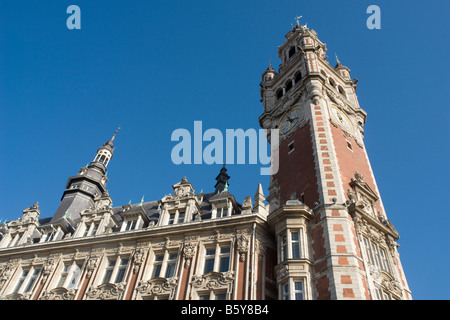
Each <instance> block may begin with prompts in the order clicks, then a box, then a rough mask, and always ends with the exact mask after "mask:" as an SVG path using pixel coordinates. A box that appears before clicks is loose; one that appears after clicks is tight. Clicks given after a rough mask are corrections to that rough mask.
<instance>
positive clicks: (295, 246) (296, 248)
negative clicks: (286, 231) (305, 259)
mask: <svg viewBox="0 0 450 320" xmlns="http://www.w3.org/2000/svg"><path fill="white" fill-rule="evenodd" d="M292 259H300V244H299V243H298V242H296V243H292Z"/></svg>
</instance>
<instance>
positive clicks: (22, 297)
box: [0, 293, 31, 300]
mask: <svg viewBox="0 0 450 320" xmlns="http://www.w3.org/2000/svg"><path fill="white" fill-rule="evenodd" d="M30 299H31V293H11V294H8V295H7V296H3V297H1V298H0V300H30Z"/></svg>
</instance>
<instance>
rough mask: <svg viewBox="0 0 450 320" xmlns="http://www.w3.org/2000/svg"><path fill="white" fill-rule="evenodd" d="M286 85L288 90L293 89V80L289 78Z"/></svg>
mask: <svg viewBox="0 0 450 320" xmlns="http://www.w3.org/2000/svg"><path fill="white" fill-rule="evenodd" d="M285 86H286V92H288V91H289V90H291V88H292V80H288V81H287V82H286V84H285Z"/></svg>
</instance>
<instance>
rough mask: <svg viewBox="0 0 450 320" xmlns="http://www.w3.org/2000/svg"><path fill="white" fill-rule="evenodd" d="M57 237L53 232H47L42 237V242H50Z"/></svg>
mask: <svg viewBox="0 0 450 320" xmlns="http://www.w3.org/2000/svg"><path fill="white" fill-rule="evenodd" d="M54 235H55V233H54V232H53V231H52V232H47V233H45V234H44V235H43V236H42V240H41V242H49V241H52V240H53V236H54Z"/></svg>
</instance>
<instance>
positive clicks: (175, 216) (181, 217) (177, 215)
mask: <svg viewBox="0 0 450 320" xmlns="http://www.w3.org/2000/svg"><path fill="white" fill-rule="evenodd" d="M185 218H186V212H184V211H178V210H177V211H175V212H169V218H168V220H167V225H172V224H179V223H183V222H185Z"/></svg>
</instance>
